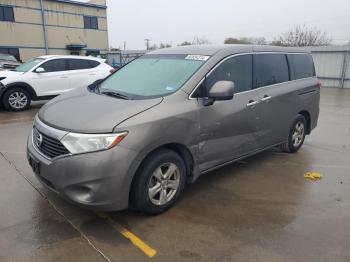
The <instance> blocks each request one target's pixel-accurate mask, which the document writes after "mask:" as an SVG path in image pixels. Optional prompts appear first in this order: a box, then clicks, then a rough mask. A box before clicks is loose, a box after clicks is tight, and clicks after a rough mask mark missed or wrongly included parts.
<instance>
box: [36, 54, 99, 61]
mask: <svg viewBox="0 0 350 262" xmlns="http://www.w3.org/2000/svg"><path fill="white" fill-rule="evenodd" d="M37 58H42V59H52V58H73V59H87V60H96V61H99V62H101V61H105V59H103V58H98V57H93V56H79V55H43V56H38V57H37Z"/></svg>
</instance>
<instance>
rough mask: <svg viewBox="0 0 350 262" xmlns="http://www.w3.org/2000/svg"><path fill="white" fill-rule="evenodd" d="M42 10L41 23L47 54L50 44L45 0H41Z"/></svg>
mask: <svg viewBox="0 0 350 262" xmlns="http://www.w3.org/2000/svg"><path fill="white" fill-rule="evenodd" d="M40 11H41V23H42V27H43V34H44V45H45V54H46V55H48V54H49V46H48V41H47V31H46V21H45V7H44V0H40Z"/></svg>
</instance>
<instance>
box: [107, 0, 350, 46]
mask: <svg viewBox="0 0 350 262" xmlns="http://www.w3.org/2000/svg"><path fill="white" fill-rule="evenodd" d="M107 6H108V25H109V28H108V30H109V43H110V46H113V47H121V48H122V47H123V42H124V41H126V47H127V49H144V48H145V41H144V39H145V38H149V39H151V44H159V43H169V44H172V45H177V44H179V43H181V42H183V41H192V40H193V38H194V37H204V38H206V39H208V40H210V41H211V42H212V43H217V44H219V43H223V41H224V39H225V38H226V37H244V36H245V37H266V39H267V40H273V39H274V37H275V36H277V35H278V34H280V33H281V32H284V31H286V30H288V29H289V28H290V27H293V26H294V25H298V24H304V23H305V24H307V25H310V26H317V27H318V28H319V29H321V30H324V31H326V32H327V33H328V34H329V36H330V37H331V38H333V42H334V43H335V44H345V43H347V42H348V41H349V40H350V1H349V0H243V1H242V0H240V1H237V0H215V1H213V0H147V1H142V0H138V1H136V0H124V1H121V0H107Z"/></svg>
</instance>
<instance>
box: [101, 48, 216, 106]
mask: <svg viewBox="0 0 350 262" xmlns="http://www.w3.org/2000/svg"><path fill="white" fill-rule="evenodd" d="M208 58H209V57H208V56H197V55H145V56H143V57H140V58H138V59H136V60H134V61H132V62H130V63H129V64H127V65H126V66H124V67H122V68H121V69H120V70H119V71H117V72H116V73H114V74H113V75H112V76H110V77H109V78H107V79H106V80H105V81H103V82H102V83H101V84H100V86H99V88H100V91H101V92H104V91H106V90H108V91H113V92H116V93H121V94H125V95H128V96H130V97H133V98H135V99H136V98H142V97H157V96H164V95H167V94H170V93H174V92H175V91H176V90H178V89H179V88H180V87H181V86H182V85H183V84H184V83H185V82H186V81H187V80H188V79H189V78H190V77H191V76H192V75H193V74H194V73H195V72H196V71H197V70H198V68H199V67H200V66H201V65H202V64H204V63H205V61H206V60H207V59H208Z"/></svg>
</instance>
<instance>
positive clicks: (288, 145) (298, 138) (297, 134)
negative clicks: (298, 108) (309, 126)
mask: <svg viewBox="0 0 350 262" xmlns="http://www.w3.org/2000/svg"><path fill="white" fill-rule="evenodd" d="M305 135H306V120H305V117H304V116H303V115H300V114H298V115H297V116H296V117H295V119H294V121H293V124H292V126H291V128H290V130H289V134H288V140H287V142H285V143H284V144H282V145H281V149H282V151H284V152H287V153H295V152H297V151H298V150H299V149H300V147H301V146H302V145H303V143H304V139H305Z"/></svg>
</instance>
